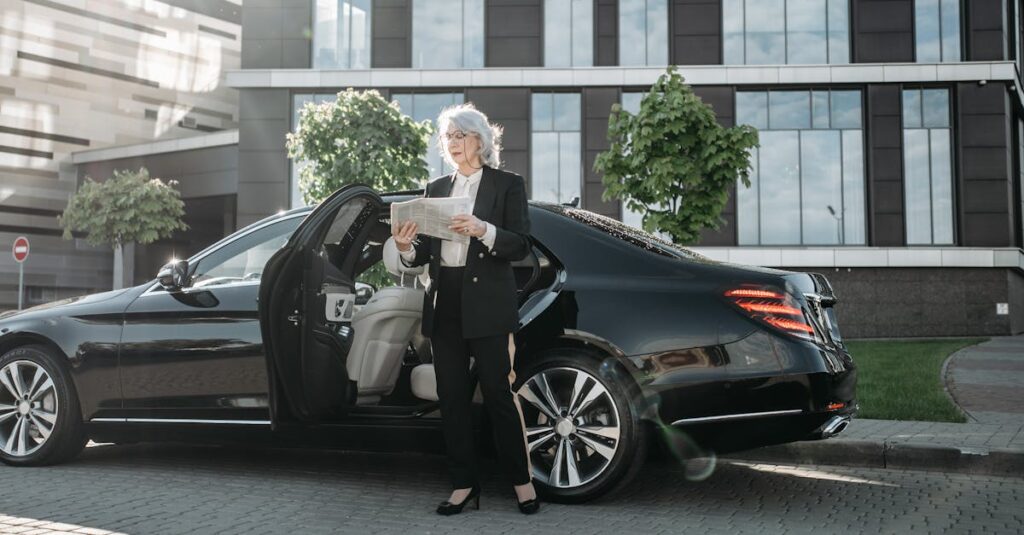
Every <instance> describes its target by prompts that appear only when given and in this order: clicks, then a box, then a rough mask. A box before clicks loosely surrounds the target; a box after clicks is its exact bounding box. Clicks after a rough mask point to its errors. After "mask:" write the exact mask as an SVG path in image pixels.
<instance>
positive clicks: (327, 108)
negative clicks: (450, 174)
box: [285, 88, 433, 204]
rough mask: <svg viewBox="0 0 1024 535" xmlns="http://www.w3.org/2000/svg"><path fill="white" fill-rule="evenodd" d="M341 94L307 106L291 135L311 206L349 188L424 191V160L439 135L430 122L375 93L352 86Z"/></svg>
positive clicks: (292, 150)
mask: <svg viewBox="0 0 1024 535" xmlns="http://www.w3.org/2000/svg"><path fill="white" fill-rule="evenodd" d="M337 96H338V98H337V100H333V101H326V102H322V103H320V104H315V103H312V102H309V103H306V105H305V106H303V107H302V109H301V110H299V124H298V126H297V128H296V130H295V132H291V133H288V134H287V135H286V139H287V141H286V143H285V146H286V147H287V149H288V156H289V157H290V158H292V159H293V160H295V162H296V163H297V164H298V165H299V166H300V167H299V189H300V190H301V191H302V198H303V200H304V201H305V202H306V203H307V204H315V203H318V202H320V201H322V200H324V199H326V198H327V197H328V196H329V195H330V194H331V193H334V191H335V190H337V189H339V188H341V187H342V186H345V185H348V184H355V183H361V184H366V185H367V186H370V187H372V188H374V189H376V190H377V191H396V190H405V189H414V188H418V187H420V186H422V185H423V183H425V182H426V180H427V179H428V178H430V177H429V171H428V169H427V163H426V160H425V159H424V156H425V155H426V153H427V144H428V142H429V139H430V135H431V133H432V132H433V126H432V125H431V123H430V121H423V122H422V123H417V122H416V121H413V120H412V118H410V117H408V116H406V115H404V114H402V112H401V111H399V109H398V104H396V103H392V102H388V101H387V100H384V98H383V97H382V96H381V94H380V93H378V92H377V91H376V90H374V89H371V90H367V91H355V90H353V89H352V88H348V89H346V90H344V91H341V92H339V93H338V95H337ZM299 162H301V163H299Z"/></svg>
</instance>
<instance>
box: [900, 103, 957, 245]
mask: <svg viewBox="0 0 1024 535" xmlns="http://www.w3.org/2000/svg"><path fill="white" fill-rule="evenodd" d="M949 117H950V112H949V90H948V89H905V90H904V91H903V177H904V179H903V180H904V201H905V206H904V208H905V210H906V221H907V245H952V244H953V155H952V139H953V129H952V127H951V125H950V120H949Z"/></svg>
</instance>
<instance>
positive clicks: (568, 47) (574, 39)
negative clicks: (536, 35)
mask: <svg viewBox="0 0 1024 535" xmlns="http://www.w3.org/2000/svg"><path fill="white" fill-rule="evenodd" d="M593 65H594V2H593V0H544V66H545V67H592V66H593Z"/></svg>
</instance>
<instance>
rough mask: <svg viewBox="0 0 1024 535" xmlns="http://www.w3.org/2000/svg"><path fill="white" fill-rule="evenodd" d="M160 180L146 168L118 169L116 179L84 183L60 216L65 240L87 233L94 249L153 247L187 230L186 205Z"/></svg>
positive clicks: (169, 183)
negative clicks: (96, 246) (136, 169)
mask: <svg viewBox="0 0 1024 535" xmlns="http://www.w3.org/2000/svg"><path fill="white" fill-rule="evenodd" d="M175 184H177V182H176V181H174V180H170V181H168V182H166V183H164V182H162V181H161V180H160V179H159V178H150V177H149V171H148V170H147V169H146V168H145V167H141V168H139V170H138V171H129V170H127V169H124V170H114V176H113V177H111V178H109V179H107V180H105V181H103V182H95V181H93V179H92V178H90V177H88V176H87V177H86V178H85V183H84V184H82V187H81V188H80V189H79V190H78V192H77V193H75V194H74V195H73V196H72V197H71V199H70V200H69V201H68V206H67V208H65V209H64V214H63V215H61V216H58V221H59V222H60V225H61V227H63V228H64V239H71V237H72V235H71V233H72V232H85V233H87V235H86V241H88V242H89V243H90V244H92V245H110V246H113V247H115V248H116V247H117V246H118V245H125V244H129V243H141V244H146V243H152V242H154V241H156V240H158V239H161V238H168V237H170V236H171V234H172V233H174V231H176V230H185V229H187V228H188V226H187V225H185V223H184V222H183V221H182V220H181V218H182V216H183V215H184V214H185V203H184V202H182V200H181V195H180V194H179V193H178V191H177V190H176V189H174V188H173V186H174V185H175Z"/></svg>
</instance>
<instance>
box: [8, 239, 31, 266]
mask: <svg viewBox="0 0 1024 535" xmlns="http://www.w3.org/2000/svg"><path fill="white" fill-rule="evenodd" d="M11 254H12V255H13V256H14V261H15V262H17V263H19V264H20V263H22V262H24V261H25V259H26V258H28V238H26V237H24V236H20V237H19V238H18V239H16V240H14V247H12V248H11Z"/></svg>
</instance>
